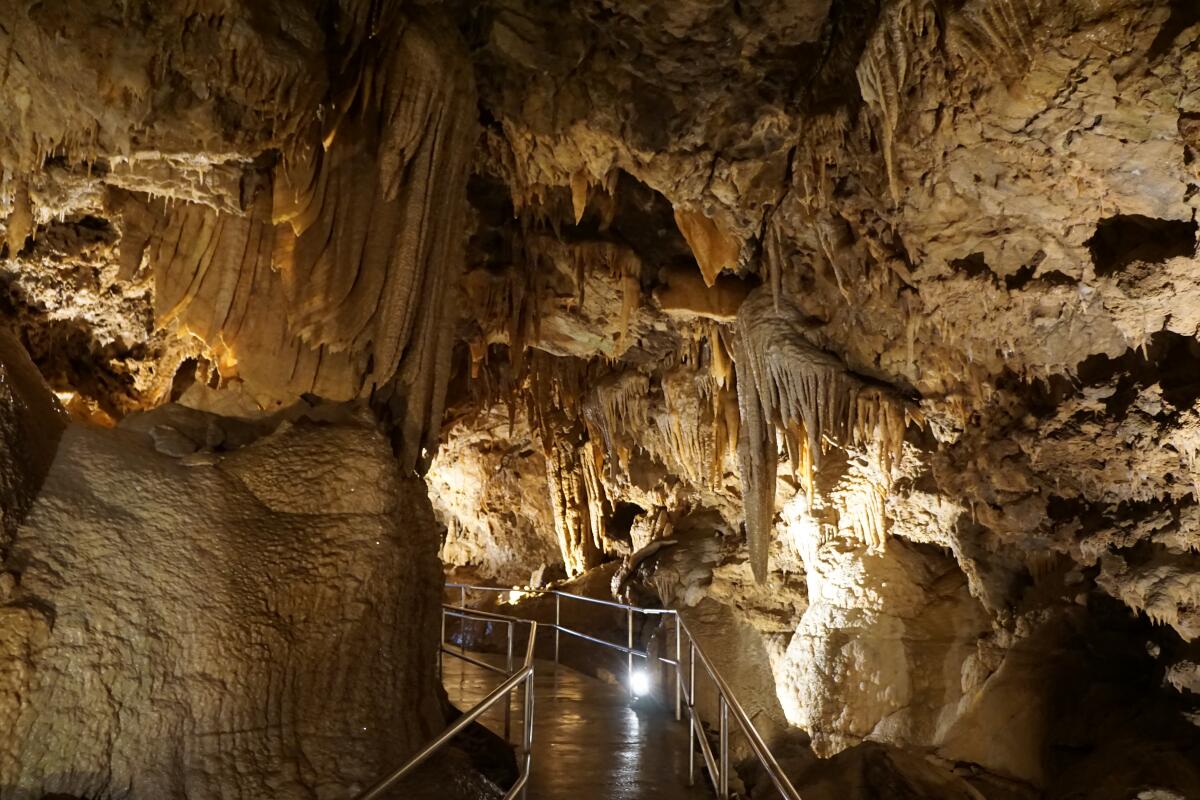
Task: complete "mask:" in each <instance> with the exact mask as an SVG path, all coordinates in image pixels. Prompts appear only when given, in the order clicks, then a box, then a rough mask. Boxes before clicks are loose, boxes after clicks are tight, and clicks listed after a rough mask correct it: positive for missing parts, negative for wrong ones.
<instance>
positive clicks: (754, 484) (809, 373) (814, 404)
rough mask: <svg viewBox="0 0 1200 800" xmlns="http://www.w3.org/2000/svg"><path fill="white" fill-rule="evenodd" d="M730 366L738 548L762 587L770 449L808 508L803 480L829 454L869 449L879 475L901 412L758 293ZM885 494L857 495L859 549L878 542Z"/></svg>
mask: <svg viewBox="0 0 1200 800" xmlns="http://www.w3.org/2000/svg"><path fill="white" fill-rule="evenodd" d="M734 360H735V363H736V365H737V376H738V405H739V408H740V411H741V435H740V437H739V441H738V460H739V463H740V467H741V477H742V488H743V491H742V496H743V502H744V503H745V520H746V539H747V543H748V545H749V548H750V563H751V566H752V567H753V569H754V574H755V577H756V578H757V579H758V580H760V581H762V580H764V579H765V578H766V573H767V562H768V549H769V545H770V534H771V528H772V520H773V518H774V515H775V478H776V472H777V468H778V463H779V449H780V447H779V445H780V442H781V441H782V444H783V448H784V451H785V452H786V454H787V458H788V461H789V462H790V464H791V466H792V469H793V471H794V472H795V474H796V477H797V478H798V479H799V480H800V482H801V484H802V485H803V486H804V488H805V490H806V491H807V493H808V496H809V501H810V503H811V501H812V498H813V493H814V484H813V476H814V473H815V471H817V470H819V469H820V468H821V456H822V454H823V452H824V451H825V449H826V448H827V447H828V446H829V445H830V444H833V445H838V446H842V447H849V446H858V447H863V448H866V447H873V448H875V449H876V452H877V453H878V459H879V462H880V467H881V470H880V472H881V474H882V475H883V476H887V475H889V474H890V472H891V467H892V465H893V463H894V462H895V461H896V460H898V459H899V457H900V454H901V450H902V447H903V445H904V436H905V430H906V428H907V424H908V422H909V420H910V418H911V416H910V414H911V410H910V408H909V406H908V405H907V404H906V403H904V402H903V400H902V399H901V398H899V397H897V396H896V395H895V394H894V393H892V392H891V391H889V390H886V389H884V388H882V387H878V386H874V385H870V384H868V383H867V382H866V381H864V379H862V378H860V377H858V376H856V375H854V374H853V373H851V372H850V371H849V370H848V369H847V368H846V365H845V364H843V363H842V362H841V360H840V359H838V358H837V357H836V356H833V355H831V354H829V353H827V352H825V351H823V350H821V349H819V348H817V347H815V346H813V345H812V344H810V343H809V342H808V340H807V339H806V338H805V337H804V330H803V315H802V314H801V313H800V311H799V310H798V309H797V308H796V307H795V306H793V305H792V304H791V303H790V302H788V301H787V300H783V299H777V298H775V297H773V296H772V295H771V293H770V292H768V291H766V290H758V291H757V292H756V293H754V294H752V295H751V296H750V298H749V299H748V300H747V301H746V303H745V304H744V305H743V306H742V309H741V311H740V312H739V314H738V322H737V337H736V339H735V359H734ZM886 489H887V486H886V485H885V486H881V487H878V489H877V491H871V492H866V493H864V494H863V496H864V498H865V499H864V502H863V503H861V504H858V505H859V506H860V507H858V510H857V512H856V513H854V514H853V515H852V519H851V522H852V525H853V529H854V530H855V531H856V532H857V533H858V534H859V536H860V537H861V538H862V539H863V540H864V541H866V542H868V543H874V544H879V543H882V541H883V540H884V536H885V534H886V530H885V527H884V526H885V517H884V515H883V513H882V498H883V495H884V493H885V492H886Z"/></svg>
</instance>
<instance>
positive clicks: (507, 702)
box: [504, 620, 513, 742]
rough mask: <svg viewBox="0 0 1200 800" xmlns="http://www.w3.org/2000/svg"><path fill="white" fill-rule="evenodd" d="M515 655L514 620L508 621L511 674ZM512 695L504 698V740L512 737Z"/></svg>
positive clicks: (508, 662)
mask: <svg viewBox="0 0 1200 800" xmlns="http://www.w3.org/2000/svg"><path fill="white" fill-rule="evenodd" d="M512 656H513V624H512V620H509V621H508V658H507V660H506V661H505V668H506V669H507V671H508V674H509V675H512V673H513V665H512ZM512 700H513V698H512V695H511V694H509V695H507V696H506V697H505V698H504V741H506V742H508V741H511V739H512Z"/></svg>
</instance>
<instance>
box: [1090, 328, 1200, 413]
mask: <svg viewBox="0 0 1200 800" xmlns="http://www.w3.org/2000/svg"><path fill="white" fill-rule="evenodd" d="M1075 374H1076V375H1078V376H1079V380H1080V382H1081V383H1082V384H1083V385H1085V386H1104V385H1107V384H1110V383H1114V382H1115V383H1116V391H1115V392H1113V394H1112V395H1111V396H1110V397H1109V398H1108V399H1107V400H1106V401H1105V407H1106V410H1107V411H1108V413H1109V414H1111V415H1113V416H1116V417H1121V416H1123V415H1124V414H1125V412H1126V411H1128V409H1129V406H1130V405H1132V403H1133V401H1134V400H1135V399H1137V396H1138V394H1139V393H1140V392H1141V391H1142V389H1144V388H1146V387H1149V386H1151V385H1153V384H1155V383H1157V384H1158V385H1159V387H1160V389H1161V390H1162V397H1163V400H1165V401H1166V402H1167V403H1168V404H1169V405H1171V406H1173V407H1174V408H1175V409H1186V408H1191V407H1192V405H1193V404H1194V403H1195V402H1196V400H1197V398H1200V342H1197V341H1196V340H1195V339H1192V338H1191V337H1188V336H1181V335H1179V334H1177V333H1172V332H1170V331H1160V332H1158V333H1156V334H1154V335H1153V336H1151V337H1150V339H1149V340H1148V341H1147V342H1146V344H1145V345H1144V346H1143V347H1140V348H1137V349H1134V348H1130V349H1128V350H1126V351H1125V352H1124V353H1122V354H1121V355H1120V356H1118V357H1116V358H1109V357H1108V356H1106V355H1104V354H1102V353H1100V354H1096V355H1092V356H1088V357H1087V358H1086V359H1084V360H1083V361H1081V362H1080V363H1079V364H1078V366H1077V367H1076V370H1075Z"/></svg>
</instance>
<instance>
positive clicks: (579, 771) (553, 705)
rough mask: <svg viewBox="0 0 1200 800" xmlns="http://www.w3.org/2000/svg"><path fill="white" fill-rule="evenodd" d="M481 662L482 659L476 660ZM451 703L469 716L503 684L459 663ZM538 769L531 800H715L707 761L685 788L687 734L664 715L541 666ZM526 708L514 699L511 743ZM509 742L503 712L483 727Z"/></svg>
mask: <svg viewBox="0 0 1200 800" xmlns="http://www.w3.org/2000/svg"><path fill="white" fill-rule="evenodd" d="M475 657H477V658H480V657H482V656H479V655H478V654H476V656H475ZM443 670H444V671H443V683H444V684H445V686H446V691H447V693H448V694H449V696H450V702H452V703H454V704H455V705H456V706H457V707H459V708H462V709H466V708H470V707H471V706H473V705H474V704H475V703H477V702H479V700H481V699H482V698H483V697H484V696H485V695H486V694H487V693H488V692H489V691H490V690H491V689H493V688H495V686H497V685H498V684H499V680H498V678H499V676H497V675H495V674H493V673H489V672H487V671H485V670H483V669H481V668H479V667H476V666H474V665H472V664H468V663H466V662H464V661H462V660H460V659H457V658H454V657H453V656H445V659H444V661H443ZM534 681H535V701H536V705H535V707H534V723H533V725H534V727H533V766H532V770H531V773H530V777H529V787H528V789H529V791H528V797H529V800H552V799H554V800H562V799H563V798H569V800H591V798H597V800H598V799H599V798H604V799H605V800H626V799H632V798H662V799H663V800H671V799H672V798H711V797H712V794H711V793H710V792H709V791H708V787H707V785H706V784H705V781H706V780H707V778H706V776H705V774H704V772H703V761H702V760H701V759H700V757H699V755H697V757H696V785H695V786H694V787H689V786H688V785H687V756H688V752H687V746H688V737H687V726H686V723H685V722H676V721H675V719H674V716H673V715H672V714H671V713H669V712H667V711H665V710H663V709H661V708H658V707H649V708H641V707H639V708H631V707H630V705H629V699H628V695H627V694H626V691H625V689H624V688H623V687H620V686H614V685H612V684H608V683H604V682H602V681H599V680H596V679H595V678H591V677H588V676H586V675H583V674H581V673H579V672H576V671H575V670H572V669H569V668H567V667H563V666H560V665H556V664H555V663H554V662H553V661H538V662H537V664H536V666H535V677H534ZM522 713H523V704H522V702H521V698H520V696H519V695H518V696H516V697H515V698H514V701H513V709H512V739H513V740H514V741H515V740H517V739H518V738H519V736H520V731H521V718H522ZM481 721H482V722H483V723H484V724H485V725H487V727H488V728H489V729H491V730H492V731H493V732H495V733H497V734H500V735H503V733H504V711H503V707H502V706H498V707H496V708H494V709H492V710H491V711H489V712H488V713H487V714H485V715H484V716H483V718H482V720H481Z"/></svg>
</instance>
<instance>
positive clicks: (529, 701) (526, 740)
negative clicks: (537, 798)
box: [521, 671, 533, 800]
mask: <svg viewBox="0 0 1200 800" xmlns="http://www.w3.org/2000/svg"><path fill="white" fill-rule="evenodd" d="M524 723H525V724H524V725H522V726H521V727H522V729H523V730H524V737H523V741H522V742H521V750H522V752H524V754H525V771H526V773H527V774H528V772H529V768H530V762H531V761H532V759H533V672H532V671H531V672H530V673H529V677H527V678H526V679H525V719H524ZM528 790H529V784H528V783H526V784H525V786H523V787H521V800H525V798H526V797H527V793H528Z"/></svg>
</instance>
